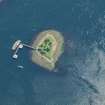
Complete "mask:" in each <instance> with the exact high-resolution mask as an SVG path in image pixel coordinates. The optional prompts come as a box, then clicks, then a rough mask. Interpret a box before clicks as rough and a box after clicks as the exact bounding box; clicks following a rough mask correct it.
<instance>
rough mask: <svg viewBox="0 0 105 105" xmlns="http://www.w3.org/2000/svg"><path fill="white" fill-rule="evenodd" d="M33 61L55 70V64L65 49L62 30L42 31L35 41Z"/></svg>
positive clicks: (33, 44)
mask: <svg viewBox="0 0 105 105" xmlns="http://www.w3.org/2000/svg"><path fill="white" fill-rule="evenodd" d="M32 47H33V48H35V50H32V56H31V59H32V62H33V63H36V64H38V65H40V66H41V67H44V68H46V69H47V70H49V71H53V70H54V68H55V64H56V62H57V60H58V58H59V57H60V55H61V54H62V53H63V51H64V39H63V36H62V34H61V33H60V32H58V31H55V30H46V31H43V32H40V33H39V35H38V36H37V38H36V39H35V40H34V41H33V43H32Z"/></svg>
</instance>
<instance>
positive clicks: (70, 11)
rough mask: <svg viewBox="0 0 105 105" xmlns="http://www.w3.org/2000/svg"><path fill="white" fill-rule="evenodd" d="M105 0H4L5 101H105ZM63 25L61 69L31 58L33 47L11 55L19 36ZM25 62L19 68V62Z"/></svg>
mask: <svg viewBox="0 0 105 105" xmlns="http://www.w3.org/2000/svg"><path fill="white" fill-rule="evenodd" d="M104 4H105V1H104V0H85V1H84V0H0V49H1V53H0V62H1V64H0V105H105V101H104V99H105V49H104V48H105V46H104V43H105V5H104ZM45 29H55V30H58V31H60V32H61V33H62V34H63V36H64V39H65V52H64V54H63V55H62V56H61V58H60V60H59V61H58V62H57V65H56V68H55V69H57V70H58V71H59V72H58V73H49V72H47V71H46V70H45V69H43V68H41V67H39V66H38V65H35V64H32V62H31V60H30V53H29V50H28V49H25V48H24V49H23V50H21V51H19V59H18V60H16V61H15V60H13V59H12V58H11V55H12V51H11V46H12V44H13V42H14V41H15V40H17V39H21V40H22V41H23V42H24V43H27V44H31V42H32V40H33V38H34V37H36V36H37V34H38V32H40V31H43V30H45ZM18 65H22V66H24V68H23V69H19V68H18V67H17V66H18Z"/></svg>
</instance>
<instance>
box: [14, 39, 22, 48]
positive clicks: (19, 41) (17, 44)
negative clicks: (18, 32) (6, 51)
mask: <svg viewBox="0 0 105 105" xmlns="http://www.w3.org/2000/svg"><path fill="white" fill-rule="evenodd" d="M20 43H21V40H17V41H16V42H15V43H14V44H13V46H12V50H16V49H17V47H18V46H19V45H20Z"/></svg>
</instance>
